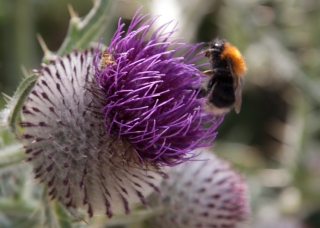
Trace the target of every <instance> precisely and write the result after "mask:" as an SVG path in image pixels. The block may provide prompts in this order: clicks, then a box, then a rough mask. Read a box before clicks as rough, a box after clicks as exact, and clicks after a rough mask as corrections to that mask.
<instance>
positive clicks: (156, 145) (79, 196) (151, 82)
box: [20, 15, 222, 217]
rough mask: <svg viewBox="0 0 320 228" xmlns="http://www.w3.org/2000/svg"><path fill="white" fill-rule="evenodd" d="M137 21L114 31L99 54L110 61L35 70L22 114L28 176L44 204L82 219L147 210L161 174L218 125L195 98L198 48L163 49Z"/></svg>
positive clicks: (84, 56) (164, 41) (77, 55)
mask: <svg viewBox="0 0 320 228" xmlns="http://www.w3.org/2000/svg"><path fill="white" fill-rule="evenodd" d="M145 17H146V16H142V15H140V16H135V17H134V18H133V20H132V22H131V24H130V26H129V29H128V31H127V32H126V33H125V32H124V31H123V27H124V25H123V24H121V23H120V22H119V27H118V30H117V31H116V32H115V34H114V37H113V38H112V40H111V42H110V45H109V47H108V49H107V50H106V53H107V54H108V55H109V56H111V57H112V58H113V59H114V60H112V62H109V63H108V62H107V64H102V63H101V61H104V60H103V59H102V55H101V54H102V53H101V52H99V51H98V50H93V49H90V50H88V51H74V52H72V53H70V54H68V55H66V56H65V57H60V58H59V59H57V60H56V61H52V62H51V63H50V64H48V65H44V66H43V68H42V69H41V70H39V71H37V72H38V74H39V79H38V81H37V83H36V85H35V87H34V88H33V90H32V92H31V93H30V95H29V96H28V98H27V99H26V102H25V105H24V106H23V110H22V119H23V121H22V122H21V123H20V126H21V127H22V128H23V130H24V132H23V135H22V138H23V142H24V146H25V148H26V154H27V156H28V158H27V161H29V162H31V163H32V165H33V166H34V173H35V177H36V178H38V179H39V180H40V181H41V182H44V183H45V184H46V185H47V186H48V192H49V195H50V196H52V198H58V199H59V200H60V201H61V202H63V203H64V204H65V205H66V206H67V207H70V208H81V207H84V208H85V209H86V210H87V212H88V214H89V216H93V214H94V213H97V212H99V213H101V212H103V213H105V214H106V215H107V216H108V217H111V216H112V215H113V214H114V213H115V212H118V211H119V210H122V211H124V212H125V213H127V214H128V213H129V212H130V208H131V205H132V204H133V203H136V202H141V203H142V204H144V205H147V201H146V198H145V197H146V196H147V195H148V194H149V193H151V192H153V191H159V189H158V187H157V185H158V183H159V182H160V181H161V179H162V178H163V177H165V174H164V173H163V172H162V168H163V166H173V165H177V164H180V163H183V162H185V161H186V160H189V159H190V158H193V157H195V156H196V154H194V153H193V152H192V151H193V150H194V149H196V148H199V147H203V146H206V145H208V144H210V143H211V142H212V140H213V139H214V138H215V135H216V133H215V132H214V131H215V129H216V127H217V126H218V125H219V123H220V122H221V121H222V118H220V119H218V120H217V119H216V118H215V117H214V116H213V115H211V114H208V113H205V112H204V111H203V104H204V100H203V99H198V98H197V93H198V92H197V90H195V89H194V88H199V86H200V85H201V80H202V74H201V73H200V72H199V70H198V69H197V68H196V67H195V66H194V65H193V61H194V60H195V59H190V58H189V56H191V55H192V54H193V52H194V50H195V48H196V47H197V45H193V46H188V45H186V44H182V43H178V42H177V41H175V40H172V37H171V35H172V34H173V33H174V31H171V32H169V33H164V32H163V28H164V27H165V26H166V25H164V26H163V27H161V28H158V29H157V30H155V32H153V33H151V32H150V29H151V26H152V24H153V22H154V20H155V18H150V19H148V20H146V21H145V22H142V20H143V19H145ZM171 40H172V41H171ZM178 52H179V53H180V52H183V53H184V54H182V55H180V56H177V54H178ZM93 56H95V57H93Z"/></svg>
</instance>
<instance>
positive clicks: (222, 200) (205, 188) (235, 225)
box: [148, 148, 250, 228]
mask: <svg viewBox="0 0 320 228" xmlns="http://www.w3.org/2000/svg"><path fill="white" fill-rule="evenodd" d="M200 151H202V154H201V155H199V156H198V157H197V159H199V160H198V161H188V162H185V163H184V164H181V165H179V166H176V167H173V168H172V169H171V170H170V172H169V173H168V174H169V176H170V178H168V179H166V180H164V181H163V183H162V185H161V187H160V189H161V192H162V196H160V195H154V196H153V197H152V200H151V205H152V206H153V207H161V208H163V211H164V212H163V213H161V214H159V215H157V216H156V217H154V218H151V219H150V221H148V222H149V223H150V224H152V227H156V228H160V227H176V228H194V227H202V228H210V227H216V228H220V227H228V228H240V227H244V226H245V222H246V221H248V219H249V215H250V209H249V200H248V196H247V186H246V183H245V182H244V180H243V178H242V177H241V176H240V175H239V174H238V173H237V172H235V171H234V170H233V169H232V168H230V164H229V163H228V162H226V161H223V160H221V159H219V158H218V157H216V156H215V155H214V154H213V153H212V152H211V151H210V149H206V148H204V149H199V152H200Z"/></svg>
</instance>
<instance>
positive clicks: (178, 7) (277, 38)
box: [0, 0, 320, 228]
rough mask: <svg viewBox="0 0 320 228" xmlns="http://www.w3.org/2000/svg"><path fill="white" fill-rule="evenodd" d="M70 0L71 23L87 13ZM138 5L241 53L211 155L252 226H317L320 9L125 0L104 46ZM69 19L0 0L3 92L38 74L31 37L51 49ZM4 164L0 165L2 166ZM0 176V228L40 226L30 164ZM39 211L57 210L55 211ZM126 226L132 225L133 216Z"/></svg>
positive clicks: (311, 0)
mask: <svg viewBox="0 0 320 228" xmlns="http://www.w3.org/2000/svg"><path fill="white" fill-rule="evenodd" d="M69 3H70V4H72V5H73V7H74V9H75V10H76V11H77V12H78V14H79V16H84V15H85V14H87V13H88V12H89V11H90V9H91V7H92V1H90V0H86V1H76V0H72V1H69ZM140 5H144V8H143V12H144V13H146V12H150V13H152V14H155V15H163V20H167V21H169V20H171V19H174V20H176V21H177V22H178V26H177V27H178V28H180V32H179V35H180V36H184V37H185V38H186V41H190V42H208V41H210V40H211V39H213V38H214V37H216V36H220V37H223V38H225V39H227V40H228V41H229V42H231V43H232V44H234V45H236V46H237V47H238V48H239V49H240V51H241V52H242V53H243V54H244V56H245V59H246V62H247V65H248V73H247V74H246V75H245V85H244V89H243V91H244V93H243V105H242V110H241V112H240V114H239V115H236V114H235V113H234V111H231V112H230V113H229V114H228V115H226V117H225V120H224V122H223V124H222V125H221V126H220V128H219V129H218V130H219V135H218V137H217V140H216V143H215V146H214V148H215V151H217V152H218V153H219V155H221V156H222V157H225V158H227V159H228V160H230V161H232V162H233V164H234V166H235V167H237V168H238V169H240V170H241V171H242V172H243V173H244V174H245V175H246V176H247V180H248V182H249V187H250V191H251V196H250V197H251V201H252V208H253V217H252V223H253V225H252V227H257V228H264V227H279V228H283V227H290V228H295V227H297V228H298V227H306V226H307V227H310V228H317V227H320V181H319V180H320V168H319V162H320V149H319V148H320V141H319V138H320V121H319V120H318V116H319V114H320V108H319V107H320V89H319V87H320V80H319V76H318V75H319V71H320V66H319V65H320V51H319V47H320V39H319V37H320V34H319V33H320V30H319V19H320V2H319V1H317V0H307V1H292V0H282V1H279V0H269V1H268V0H265V1H258V0H245V1H240V0H226V1H218V0H214V1H207V0H188V1H185V0H163V1H157V0H153V1H146V0H145V1H129V0H127V1H125V0H123V1H119V4H118V6H117V8H116V9H115V10H114V11H113V15H112V18H113V20H112V21H111V24H110V26H108V29H109V30H107V31H105V33H104V34H103V35H102V36H103V37H104V39H105V40H108V39H109V38H110V34H112V32H113V30H114V28H115V26H116V23H117V18H119V17H122V18H124V19H127V20H129V19H130V18H131V17H132V15H133V14H134V12H135V11H136V9H137V8H138V7H139V6H140ZM69 19H70V17H69V14H68V10H67V3H66V1H62V0H47V1H43V0H37V1H36V0H16V1H8V0H7V1H6V0H0V75H1V76H0V91H1V92H4V93H6V94H8V95H12V94H13V92H14V91H15V89H16V88H17V85H18V83H19V82H20V81H21V80H22V79H21V78H22V76H23V73H22V71H21V65H23V66H25V68H26V69H27V71H29V70H31V69H33V68H39V64H40V62H41V59H42V57H43V53H42V51H41V48H40V46H39V45H38V44H37V39H36V34H37V33H39V34H41V35H42V37H43V38H44V40H45V42H46V43H47V45H48V47H49V49H50V50H52V51H57V50H58V49H59V47H60V46H61V44H62V42H63V40H64V38H65V35H66V33H67V28H68V24H69ZM160 22H161V21H160ZM161 23H162V22H161ZM97 41H98V40H96V42H97ZM105 43H107V42H105ZM204 48H205V47H204ZM3 107H4V100H3V98H2V97H1V98H0V108H1V109H2V108H3ZM1 134H2V135H3V137H2V139H1V141H0V147H1V149H3V148H5V149H6V151H7V153H12V156H13V157H14V155H15V154H14V152H15V151H16V150H17V146H18V144H16V142H15V138H14V136H12V135H10V134H9V133H8V132H7V131H4V130H2V131H1ZM5 162H6V161H3V160H1V158H0V168H1V164H3V163H5ZM8 162H10V161H8ZM0 175H1V181H0V183H1V184H0V227H19V228H20V227H39V225H38V224H41V223H42V224H45V223H43V216H44V215H50V213H52V211H51V212H50V211H46V210H42V208H41V207H39V205H42V204H43V203H45V204H46V203H47V201H46V200H44V199H42V200H41V197H42V188H41V186H40V185H35V184H34V181H33V177H32V171H31V170H30V167H28V165H26V164H24V163H23V162H20V163H18V164H15V165H13V166H9V168H6V169H1V171H0ZM53 206H54V205H53ZM43 208H46V209H47V210H50V209H52V210H54V211H55V213H57V212H59V211H60V212H61V209H59V208H58V206H56V207H54V208H48V207H46V205H43ZM61 213H63V212H61ZM62 218H63V216H62ZM80 218H81V216H80ZM80 220H81V219H80ZM120 220H121V219H120ZM51 221H53V223H52V224H49V225H48V224H45V226H46V227H57V226H56V224H58V223H59V221H56V220H51ZM54 221H56V223H54ZM105 221H106V219H105V218H104V217H103V218H102V217H101V218H100V217H98V218H95V219H93V220H92V221H91V223H92V224H93V225H92V227H104V225H103V224H105ZM129 222H132V221H129ZM60 224H61V223H60ZM132 224H133V225H131V227H139V219H138V221H137V222H136V221H134V222H132ZM76 226H77V227H86V224H85V223H84V222H78V223H77V224H76ZM63 227H64V226H63Z"/></svg>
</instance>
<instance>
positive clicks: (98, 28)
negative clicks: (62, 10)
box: [57, 0, 116, 56]
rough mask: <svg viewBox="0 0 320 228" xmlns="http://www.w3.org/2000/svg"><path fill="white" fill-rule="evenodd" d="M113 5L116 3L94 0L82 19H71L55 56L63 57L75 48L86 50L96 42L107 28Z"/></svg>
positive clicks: (106, 0)
mask: <svg viewBox="0 0 320 228" xmlns="http://www.w3.org/2000/svg"><path fill="white" fill-rule="evenodd" d="M115 5H116V1H111V0H95V1H94V6H93V8H92V9H91V11H90V12H89V13H88V14H87V16H85V17H84V19H80V18H78V17H75V16H74V17H72V18H71V20H70V23H69V29H68V34H67V36H66V38H65V39H64V42H63V44H62V46H61V47H60V49H59V50H58V53H57V54H58V55H59V56H63V55H65V54H67V53H69V52H71V51H72V50H73V49H75V48H76V49H86V48H88V46H89V45H90V43H91V42H92V41H94V40H97V39H98V38H99V36H101V34H102V32H103V31H104V30H105V28H106V27H107V25H108V23H109V22H110V20H111V19H110V17H111V16H112V12H113V11H114V7H115ZM108 19H109V20H108Z"/></svg>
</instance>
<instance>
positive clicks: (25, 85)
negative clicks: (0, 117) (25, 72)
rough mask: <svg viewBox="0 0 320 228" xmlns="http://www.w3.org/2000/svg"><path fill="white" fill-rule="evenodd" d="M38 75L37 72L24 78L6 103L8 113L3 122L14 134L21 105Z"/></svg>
mask: <svg viewBox="0 0 320 228" xmlns="http://www.w3.org/2000/svg"><path fill="white" fill-rule="evenodd" d="M38 77H39V75H38V74H33V75H31V76H29V77H27V78H26V79H24V80H23V81H22V82H21V84H20V85H19V87H18V89H17V90H16V92H15V93H14V95H13V97H12V98H11V100H10V102H9V103H8V105H7V108H6V110H5V111H7V112H9V114H8V115H7V119H6V120H5V124H7V126H8V127H9V129H10V130H11V131H12V132H13V133H14V134H17V120H18V118H19V117H20V112H21V109H22V106H23V105H24V102H25V100H26V98H27V97H28V95H29V93H30V92H31V90H32V89H33V87H34V85H35V84H36V82H37V79H38Z"/></svg>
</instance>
